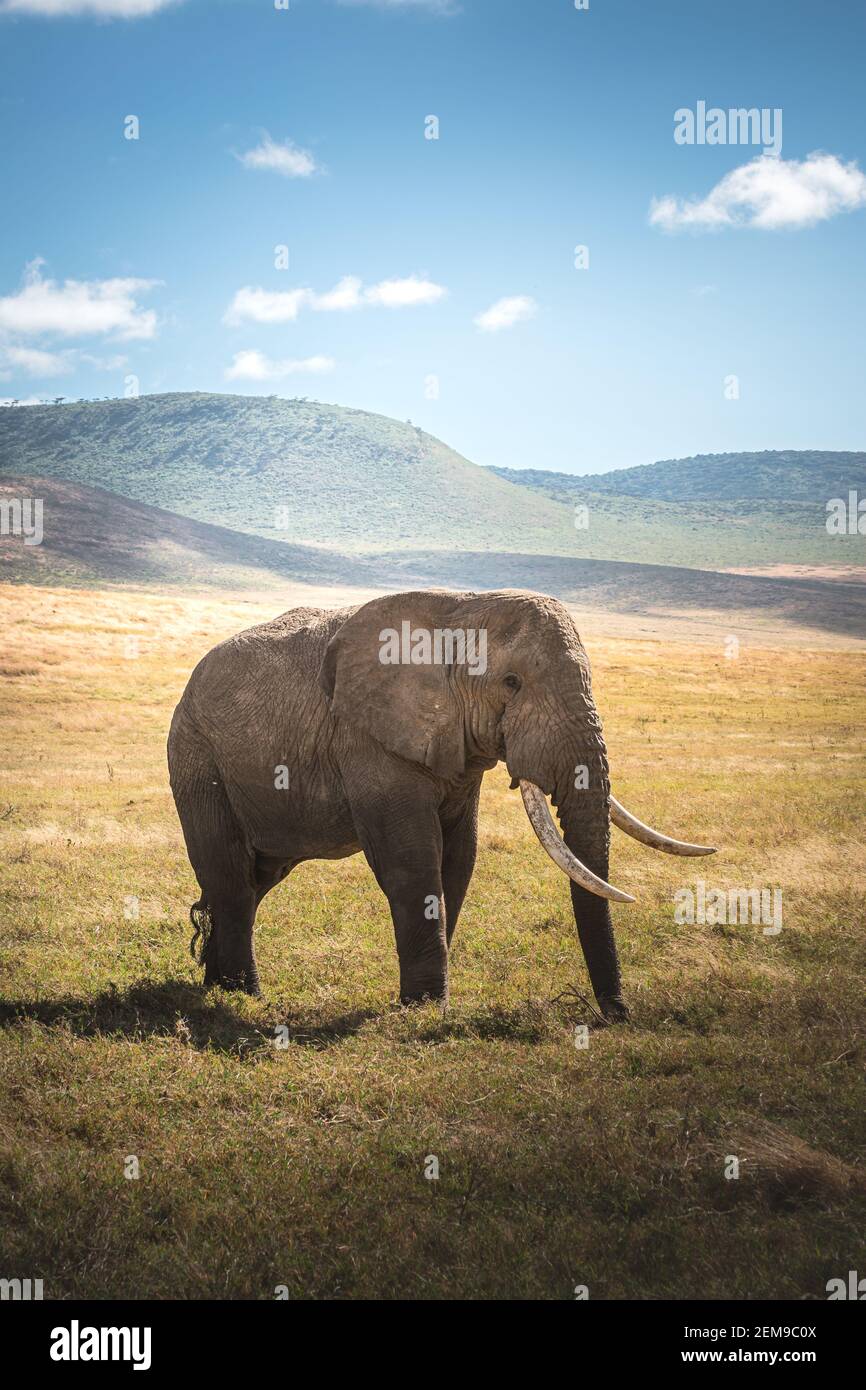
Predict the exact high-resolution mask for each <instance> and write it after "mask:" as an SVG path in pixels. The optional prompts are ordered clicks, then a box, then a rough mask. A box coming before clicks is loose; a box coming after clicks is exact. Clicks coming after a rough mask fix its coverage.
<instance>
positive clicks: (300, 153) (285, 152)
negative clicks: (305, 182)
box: [238, 132, 318, 179]
mask: <svg viewBox="0 0 866 1390" xmlns="http://www.w3.org/2000/svg"><path fill="white" fill-rule="evenodd" d="M238 159H239V160H240V162H241V164H245V165H246V167H247V168H248V169H272V170H273V171H274V173H276V174H282V175H283V176H284V177H285V178H287V179H305V178H309V176H310V174H315V173H316V171H317V169H318V165H317V164H316V161H315V159H314V158H313V156H312V155H311V154H310V152H309V150H302V149H300V148H299V146H297V145H295V144H293V143H292V141H291V140H286V141H284V142H283V144H282V145H280V144H278V143H277V141H276V140H272V139H271V137H270V135H268V134H267V132H266V133H265V134H264V136H263V137H262V141H261V144H259V145H256V147H255V149H252V150H247V151H246V153H245V154H241V155H238Z"/></svg>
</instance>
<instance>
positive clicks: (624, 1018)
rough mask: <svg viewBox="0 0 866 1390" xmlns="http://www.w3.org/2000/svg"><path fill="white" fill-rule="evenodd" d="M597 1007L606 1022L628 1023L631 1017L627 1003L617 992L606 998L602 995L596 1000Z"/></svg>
mask: <svg viewBox="0 0 866 1390" xmlns="http://www.w3.org/2000/svg"><path fill="white" fill-rule="evenodd" d="M598 1007H599V1008H600V1009H601V1012H602V1014H603V1016H604V1018H605V1020H606V1021H607V1022H608V1023H628V1022H629V1020H630V1019H631V1011H630V1009H629V1007H628V1004H627V1003H626V1002H625V1000H624V999H623V998H622V996H621V995H619V994H613V995H610V996H608V997H607V998H605V997H604V996H602V997H601V998H600V999H599V1001H598Z"/></svg>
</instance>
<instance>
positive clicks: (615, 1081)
mask: <svg viewBox="0 0 866 1390" xmlns="http://www.w3.org/2000/svg"><path fill="white" fill-rule="evenodd" d="M0 602H2V613H3V618H2V621H3V632H4V636H5V642H4V655H3V658H2V696H0V699H2V704H0V717H2V748H3V756H2V768H0V837H2V867H0V875H2V877H0V913H2V964H0V999H2V1004H0V1010H2V1012H0V1022H2V1027H0V1174H2V1186H0V1274H2V1275H3V1276H4V1277H14V1276H16V1275H17V1276H20V1277H27V1276H30V1277H40V1278H43V1279H44V1281H45V1293H46V1297H71V1296H82V1297H90V1298H109V1297H113V1296H114V1297H119V1296H125V1297H133V1298H136V1297H159V1298H172V1297H192V1298H196V1297H206V1296H211V1297H245V1298H256V1299H260V1298H271V1297H273V1295H274V1290H275V1288H276V1286H278V1285H285V1286H287V1288H288V1290H289V1293H290V1295H291V1297H293V1298H311V1297H312V1298H361V1297H380V1298H382V1297H384V1298H406V1297H410V1298H421V1299H426V1298H446V1299H449V1298H458V1297H471V1298H487V1299H489V1298H497V1297H499V1298H506V1299H513V1298H541V1299H569V1298H571V1297H572V1296H573V1293H572V1291H573V1289H574V1287H575V1285H578V1284H585V1285H588V1287H589V1291H590V1297H592V1298H623V1297H642V1298H658V1297H685V1296H693V1297H699V1298H700V1297H704V1298H710V1297H722V1298H724V1297H736V1298H760V1297H770V1298H802V1297H807V1298H808V1297H817V1298H822V1297H824V1296H825V1292H824V1288H825V1284H826V1281H827V1280H828V1279H829V1278H831V1277H836V1276H840V1275H841V1276H845V1275H846V1274H847V1271H848V1270H849V1269H859V1270H860V1271H861V1272H862V1271H863V1269H864V1268H866V1244H864V1234H863V1232H864V1230H866V1183H864V1176H863V1175H864V1171H866V1162H864V1160H866V1114H864V1106H863V1068H864V1061H866V1038H864V1022H866V1020H864V1009H863V983H864V965H866V945H864V924H863V906H862V904H863V887H864V881H866V852H864V842H866V834H864V829H866V825H864V822H866V812H864V804H863V796H862V788H863V779H864V772H866V740H864V734H863V729H864V723H866V688H864V687H866V682H864V674H866V655H864V653H863V652H862V651H854V650H847V649H846V648H845V644H844V642H843V641H841V640H840V642H839V644H838V647H837V649H836V650H821V651H811V652H805V651H801V650H797V649H796V648H794V647H792V646H791V645H790V643H789V644H788V645H787V646H785V647H784V648H782V647H779V648H778V649H773V648H770V647H768V646H749V645H748V643H746V644H744V645H743V647H742V648H741V651H740V655H739V657H738V659H736V660H726V659H725V657H724V637H725V632H724V631H723V630H722V629H721V628H720V629H719V632H718V634H716V635H714V634H713V633H712V632H708V633H705V634H704V639H703V640H702V641H700V642H697V641H684V640H674V639H673V638H672V637H665V636H664V634H663V633H662V634H658V635H656V636H654V637H653V638H652V639H648V638H639V637H637V636H635V635H634V634H633V633H630V632H629V631H627V630H625V628H624V627H623V625H622V624H620V625H619V627H618V628H617V630H616V631H617V635H615V636H613V635H611V631H610V625H609V624H606V623H605V621H604V620H603V619H602V618H598V619H597V620H592V619H591V620H590V621H589V624H588V627H587V630H586V631H585V632H584V636H585V639H586V641H587V645H588V647H589V650H590V654H591V656H592V658H593V663H594V668H595V680H596V687H597V696H598V699H599V703H600V706H601V709H602V714H603V716H604V718H605V724H606V733H607V738H608V744H609V748H610V751H611V759H612V767H613V773H614V778H615V785H616V787H617V789H618V791H619V793H620V795H621V796H622V797H623V799H625V800H626V801H627V802H628V803H629V804H630V805H631V806H632V807H633V808H634V809H635V810H636V811H638V812H640V813H642V814H643V815H645V816H646V817H647V818H648V819H651V820H653V821H656V822H658V823H660V824H661V825H662V826H663V827H664V828H666V829H668V830H670V831H672V832H673V833H678V832H679V833H681V834H684V835H686V836H688V837H690V838H694V839H704V840H711V841H713V842H716V843H718V844H720V845H722V846H723V847H724V848H723V852H722V853H721V854H720V855H718V856H717V858H716V859H715V860H713V861H698V862H694V863H689V862H684V861H678V860H675V859H670V858H667V857H664V856H660V855H654V854H652V853H651V852H649V851H647V850H645V849H643V848H642V847H640V846H638V845H637V844H635V843H634V842H633V841H631V840H627V839H625V838H623V837H622V836H619V835H617V836H616V839H615V844H614V857H613V870H612V877H613V878H614V881H615V882H617V883H618V884H620V885H621V886H623V887H627V888H630V889H632V891H635V892H636V893H637V894H638V897H639V901H638V903H637V904H636V905H635V906H634V907H629V908H619V909H616V923H617V930H618V936H619V941H620V945H621V952H622V960H623V968H624V973H625V977H626V980H627V983H628V993H629V996H630V999H631V1002H632V1005H633V1008H634V1022H633V1024H632V1026H630V1027H628V1028H618V1029H597V1028H595V1027H594V1026H593V1025H594V1019H593V1016H592V1013H591V1011H590V1009H589V1008H588V1006H587V1005H586V1004H585V1003H584V1002H583V1000H582V999H581V998H580V997H579V996H580V995H585V994H586V990H587V984H586V979H585V972H584V968H583V965H582V962H581V960H580V958H579V952H578V948H577V945H576V941H575V937H574V930H573V924H572V922H571V918H570V911H569V905H568V895H567V892H566V889H565V886H564V884H563V881H562V878H561V875H560V874H559V873H558V872H557V871H556V870H555V869H554V867H553V865H552V864H551V863H550V861H549V860H547V859H546V858H545V857H544V855H543V853H542V851H541V850H540V847H539V846H538V845H537V843H536V842H535V840H534V839H533V837H532V835H531V831H530V830H529V827H528V825H527V823H526V820H525V817H524V815H523V813H522V810H521V808H520V805H519V800H518V798H517V796H516V794H515V793H510V792H509V791H508V789H507V783H506V780H505V778H504V777H503V776H502V775H501V773H500V772H499V771H497V772H496V773H495V774H492V775H491V776H490V777H489V778H488V779H487V785H486V790H485V793H484V798H483V803H482V825H481V851H480V856H479V863H478V868H477V870H476V874H475V878H474V880H473V883H472V887H471V889H470V894H469V898H468V900H467V905H466V908H465V912H464V916H463V918H462V920H461V923H460V926H459V928H458V933H457V937H456V941H455V947H454V951H453V961H452V992H453V1003H452V1008H451V1010H450V1012H449V1014H448V1015H447V1016H445V1017H442V1016H441V1015H440V1013H439V1012H438V1011H437V1010H436V1009H435V1008H434V1007H432V1006H431V1007H430V1008H425V1009H421V1010H418V1011H403V1010H400V1009H399V1008H396V1007H395V1006H394V1005H393V1002H392V1001H393V999H394V994H395V985H396V960H395V953H394V948H393V943H392V936H391V927H390V923H389V920H388V916H387V910H386V906H385V903H384V900H383V899H382V898H381V896H380V894H379V892H378V889H377V888H376V887H375V884H374V883H373V880H372V877H371V875H370V873H369V871H368V869H367V868H366V865H365V864H364V862H363V860H362V859H360V858H354V859H350V860H345V861H342V862H340V863H335V864H325V863H311V864H307V865H303V866H302V867H301V868H300V869H298V870H297V872H296V873H295V874H294V875H293V876H292V878H291V879H290V880H289V881H288V883H287V884H285V885H283V886H282V887H281V888H279V889H277V890H276V891H275V892H274V893H273V894H272V895H271V896H270V897H269V898H268V899H267V900H266V902H265V904H264V905H263V908H262V911H261V914H260V918H259V927H258V953H259V962H260V966H261V970H262V976H263V980H264V984H265V996H264V998H263V999H262V1000H260V1001H250V1000H247V999H238V998H237V997H235V996H233V995H232V996H230V995H222V994H221V993H219V992H214V993H211V994H209V995H207V996H206V995H205V994H204V993H203V992H202V991H201V988H200V984H199V979H198V975H199V972H198V970H197V968H196V967H195V966H194V965H193V963H192V961H191V960H190V957H189V955H188V953H187V942H188V939H189V925H188V921H187V912H188V907H189V904H190V902H191V901H192V900H193V896H194V887H193V879H192V874H191V871H190V869H189V866H188V863H187V860H186V856H185V852H184V848H183V844H182V840H181V836H180V831H179V827H178V825H177V823H176V820H175V815H174V809H173V806H172V802H171V798H170V794H169V791H168V787H167V783H166V772H165V760H164V739H165V732H166V728H167V724H168V720H169V716H170V712H171V709H172V707H173V705H174V703H175V701H176V699H177V697H178V695H179V693H180V690H181V688H182V686H183V683H184V681H185V679H186V676H187V674H188V672H189V670H190V668H191V666H192V664H193V662H194V661H195V659H196V658H197V656H198V655H199V654H200V653H202V652H203V651H204V650H205V649H206V648H207V647H208V646H210V645H211V644H212V643H213V642H214V641H215V640H217V639H218V638H219V637H222V636H224V635H226V634H228V633H229V632H232V631H236V630H237V629H238V628H239V627H241V626H245V625H247V624H248V623H250V622H252V621H257V620H258V619H259V618H261V617H264V616H270V615H272V614H273V612H274V611H275V607H274V602H273V599H270V600H267V601H262V600H255V599H250V598H247V599H243V598H240V597H231V596H224V597H214V596H213V595H212V596H210V597H195V596H189V595H186V596H184V595H180V596H176V597H167V596H156V595H153V594H148V593H145V592H140V593H136V592H127V593H123V592H119V591H115V592H107V591H106V592H93V593H86V592H81V591H78V592H74V593H70V592H63V591H62V590H50V589H33V588H27V587H20V588H15V589H6V590H5V591H2V593H0ZM130 639H137V642H138V647H137V652H138V654H137V655H134V654H133V653H135V651H136V647H135V645H131V644H130ZM696 873H698V874H701V875H703V876H704V877H705V878H706V879H707V881H708V882H710V883H712V884H714V885H719V886H780V887H781V888H782V889H783V893H784V912H785V924H784V930H783V931H782V933H781V935H780V936H778V937H777V938H772V937H766V936H763V935H762V933H761V931H760V929H759V928H755V927H750V926H715V927H714V926H700V925H696V926H678V925H676V924H675V922H674V918H673V909H672V895H673V893H674V891H675V890H676V889H677V888H679V887H682V886H685V885H687V884H689V883H692V882H694V875H695V874H696ZM132 899H137V900H138V904H139V915H138V917H137V918H136V917H134V916H132V917H130V916H125V912H127V913H129V912H131V911H132V910H133V907H132V905H131V900H132ZM573 991H577V993H574V992H573ZM582 1023H587V1024H589V1025H590V1026H591V1032H590V1035H589V1046H588V1048H586V1049H580V1048H577V1047H576V1046H575V1027H576V1025H578V1024H582ZM279 1025H285V1026H286V1027H287V1030H288V1034H287V1037H288V1046H287V1047H285V1048H279V1047H277V1046H276V1045H275V1028H277V1027H278V1026H279ZM132 1155H134V1156H136V1157H137V1159H138V1161H139V1165H140V1177H139V1178H138V1179H137V1180H129V1179H127V1178H125V1177H124V1165H125V1162H126V1160H127V1159H128V1157H129V1156H132ZM429 1155H435V1156H436V1157H437V1158H438V1161H439V1167H440V1177H439V1179H438V1181H428V1180H426V1179H425V1177H424V1169H425V1161H426V1159H427V1157H428V1156H429ZM727 1155H737V1156H738V1157H740V1159H741V1160H742V1168H741V1176H740V1178H739V1179H738V1180H735V1181H728V1180H726V1179H725V1177H724V1168H725V1162H726V1156H727Z"/></svg>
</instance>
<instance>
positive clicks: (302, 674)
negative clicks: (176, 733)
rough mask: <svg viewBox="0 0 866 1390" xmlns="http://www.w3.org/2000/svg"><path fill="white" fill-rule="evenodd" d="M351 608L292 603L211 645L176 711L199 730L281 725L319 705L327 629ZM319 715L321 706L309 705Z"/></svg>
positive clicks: (333, 627)
mask: <svg viewBox="0 0 866 1390" xmlns="http://www.w3.org/2000/svg"><path fill="white" fill-rule="evenodd" d="M354 611H355V610H354V608H346V609H325V608H292V609H289V610H288V612H286V613H281V614H280V616H279V617H277V618H273V619H272V620H271V621H270V622H266V623H258V624H256V626H255V627H249V628H246V629H244V631H242V632H239V633H236V634H235V636H234V637H228V638H226V639H225V641H223V642H220V643H218V644H217V646H215V647H212V648H211V650H210V651H209V652H208V653H207V655H206V656H203V657H202V659H201V661H200V662H199V663H198V665H197V666H196V667H195V670H194V671H193V672H192V675H191V676H190V678H189V681H188V682H187V686H186V689H185V690H184V693H183V696H182V698H181V701H180V704H179V705H178V710H177V712H176V717H177V714H180V713H181V712H182V713H183V714H184V715H185V716H186V717H187V718H188V719H189V720H190V721H191V722H192V723H193V725H194V726H196V727H197V728H199V729H200V730H201V731H202V732H212V731H214V729H215V727H216V728H222V729H225V728H226V727H232V726H234V727H235V728H237V729H238V731H239V732H240V731H241V730H242V729H244V728H247V729H249V730H250V731H251V732H252V731H254V730H255V729H256V728H258V727H260V726H261V725H262V724H270V726H271V727H273V725H274V724H275V723H276V724H282V723H283V721H284V720H285V718H286V716H287V714H290V715H291V714H294V716H295V717H298V716H299V715H300V714H301V710H302V708H303V707H306V711H307V716H308V717H311V716H312V715H313V713H314V707H317V706H319V705H320V703H321V705H325V696H324V692H323V691H322V690H321V687H320V686H319V682H318V676H319V669H320V667H321V664H322V659H323V657H324V654H325V651H326V649H327V646H328V643H329V642H330V640H331V637H332V636H333V634H334V633H335V632H336V631H337V630H338V629H339V628H340V627H341V626H342V624H343V623H344V622H345V621H346V618H347V617H348V616H349V615H350V614H351V613H353V612H354ZM315 712H317V713H319V714H321V713H322V711H321V710H318V709H317V710H315Z"/></svg>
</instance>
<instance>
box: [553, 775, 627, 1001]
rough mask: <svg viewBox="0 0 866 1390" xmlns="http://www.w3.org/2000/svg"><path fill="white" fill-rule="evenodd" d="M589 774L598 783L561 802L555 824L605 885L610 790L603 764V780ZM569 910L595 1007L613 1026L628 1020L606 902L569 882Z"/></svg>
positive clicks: (569, 795) (574, 850) (593, 893)
mask: <svg viewBox="0 0 866 1390" xmlns="http://www.w3.org/2000/svg"><path fill="white" fill-rule="evenodd" d="M593 771H595V773H596V777H597V779H598V780H597V782H596V785H595V786H593V784H592V781H590V783H589V785H588V786H587V787H586V788H585V789H583V790H576V789H575V788H574V787H573V786H572V787H571V788H570V790H569V791H568V792H567V793H566V795H565V796H564V797H563V798H561V799H560V800H559V805H558V810H559V820H560V824H561V825H562V829H563V835H564V838H565V843H566V845H567V846H568V848H569V850H570V851H571V853H572V854H573V855H575V857H576V858H578V859H580V860H581V862H582V863H583V864H584V865H586V867H587V868H588V869H589V870H590V871H591V872H592V873H593V874H595V875H596V876H597V877H598V878H599V879H602V880H604V881H606V880H607V874H608V859H609V853H610V811H609V804H608V803H609V798H610V790H609V784H608V781H607V775H606V761H605V762H604V775H603V776H602V775H601V774H602V767H601V765H600V764H597V766H596V768H595V769H592V768H590V778H592V775H593ZM623 899H625V900H626V901H634V899H630V898H628V896H627V895H626V894H621V895H619V900H620V901H622V900H623ZM571 904H572V908H573V909H574V920H575V923H576V925H577V935H578V939H579V941H580V945H581V950H582V951H583V955H584V959H585V961H586V968H587V970H588V971H589V978H590V982H591V983H592V988H593V992H594V994H595V997H596V999H597V1000H598V1006H599V1008H600V1009H601V1011H602V1013H603V1014H604V1016H605V1018H607V1019H610V1020H611V1021H613V1020H616V1019H624V1018H628V1008H627V1006H626V1004H625V1002H624V1000H623V998H622V980H621V976H620V969H619V958H618V956H617V950H616V941H615V939H614V934H613V922H612V921H611V914H610V902H609V901H608V898H607V896H604V897H601V896H599V895H598V893H597V892H595V891H593V890H591V889H590V888H587V887H585V886H584V885H582V884H580V883H576V882H574V881H572V883H571Z"/></svg>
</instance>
